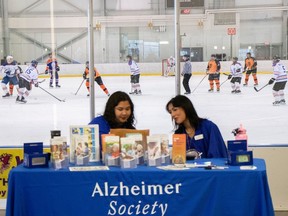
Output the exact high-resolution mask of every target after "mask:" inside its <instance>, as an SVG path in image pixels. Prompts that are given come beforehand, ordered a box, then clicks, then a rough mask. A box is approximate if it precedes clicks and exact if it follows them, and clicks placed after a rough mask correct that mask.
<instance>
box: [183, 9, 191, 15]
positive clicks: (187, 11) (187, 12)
mask: <svg viewBox="0 0 288 216" xmlns="http://www.w3.org/2000/svg"><path fill="white" fill-rule="evenodd" d="M181 14H190V9H182V10H181Z"/></svg>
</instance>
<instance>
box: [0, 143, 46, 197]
mask: <svg viewBox="0 0 288 216" xmlns="http://www.w3.org/2000/svg"><path fill="white" fill-rule="evenodd" d="M44 151H45V152H47V151H49V149H48V148H44ZM21 163H23V148H22V147H19V146H18V147H1V148H0V199H6V198H7V189H8V175H9V172H10V170H11V169H13V168H14V167H16V166H18V165H19V164H21Z"/></svg>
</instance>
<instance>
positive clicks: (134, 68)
mask: <svg viewBox="0 0 288 216" xmlns="http://www.w3.org/2000/svg"><path fill="white" fill-rule="evenodd" d="M126 58H127V60H128V65H129V67H130V72H131V76H130V83H131V92H130V93H129V94H136V95H141V94H142V92H141V87H140V83H139V79H140V69H139V67H138V65H137V64H136V62H135V61H134V60H133V59H132V56H131V55H127V57H126Z"/></svg>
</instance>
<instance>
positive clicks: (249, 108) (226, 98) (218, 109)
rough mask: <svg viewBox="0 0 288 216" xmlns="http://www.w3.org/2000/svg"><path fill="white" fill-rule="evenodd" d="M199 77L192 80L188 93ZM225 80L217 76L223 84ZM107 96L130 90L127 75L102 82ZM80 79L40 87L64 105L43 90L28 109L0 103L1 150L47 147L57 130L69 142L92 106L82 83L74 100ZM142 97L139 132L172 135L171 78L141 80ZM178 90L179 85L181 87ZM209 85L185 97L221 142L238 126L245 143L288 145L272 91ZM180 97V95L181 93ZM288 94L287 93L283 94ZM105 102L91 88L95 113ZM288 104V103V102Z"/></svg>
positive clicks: (138, 99) (262, 78)
mask: <svg viewBox="0 0 288 216" xmlns="http://www.w3.org/2000/svg"><path fill="white" fill-rule="evenodd" d="M202 78H203V76H201V75H198V76H193V77H192V78H191V81H190V86H191V89H192V90H193V89H194V88H195V86H196V85H197V84H198V83H199V81H200V80H201V79H202ZM226 78H227V77H226V76H224V75H221V80H220V81H221V83H222V82H223V81H225V79H226ZM270 78H271V75H258V79H259V87H258V88H260V87H261V86H263V85H265V84H266V83H267V82H268V80H269V79H270ZM102 79H103V81H104V83H105V85H106V87H107V88H108V89H109V91H110V92H111V93H112V92H115V91H117V90H122V91H125V92H127V93H128V92H129V91H130V83H129V81H130V78H129V77H128V76H123V77H121V76H117V77H106V76H103V77H102ZM81 82H82V78H80V77H79V78H60V84H61V86H62V87H61V88H60V89H56V88H54V89H50V88H48V85H49V80H48V79H46V81H45V82H44V83H42V84H41V87H43V88H45V89H46V90H47V91H49V92H51V93H52V94H54V95H55V96H56V97H58V98H59V99H66V102H59V101H57V100H56V99H55V98H53V97H52V96H50V95H49V94H47V93H46V92H44V91H43V90H41V89H39V88H35V87H33V90H32V92H31V95H30V96H29V97H28V98H27V100H28V102H27V104H17V103H15V99H16V94H15V90H14V96H12V97H10V98H8V99H3V98H2V97H1V98H0V121H1V124H0V146H19V145H22V144H23V143H24V142H36V141H41V142H44V145H48V144H49V139H50V130H54V129H59V130H61V132H62V136H67V137H68V140H69V126H70V125H83V124H87V123H88V122H89V121H90V104H89V97H87V96H86V95H87V90H86V87H85V84H83V86H82V88H81V89H80V91H79V92H78V94H77V95H75V92H76V91H77V89H78V87H79V85H80V83H81ZM140 84H141V88H142V92H143V95H142V96H131V97H132V100H133V102H134V104H135V116H136V119H137V125H136V127H137V128H138V129H150V133H151V134H156V133H157V134H158V133H165V134H169V135H170V136H171V134H172V130H173V125H172V123H171V118H170V115H169V114H168V113H167V112H166V110H165V106H166V103H167V102H168V100H170V99H171V97H173V96H174V95H175V77H167V78H165V77H160V76H142V77H141V78H140ZM181 88H182V84H181ZM208 88H209V84H208V81H207V79H205V80H204V81H203V82H202V83H201V85H200V86H199V87H198V88H197V90H196V91H195V92H194V93H193V94H192V95H190V96H189V98H190V99H191V100H192V102H193V103H194V105H195V107H196V110H197V112H198V114H199V116H201V117H205V118H209V119H210V120H212V121H213V122H215V123H216V124H217V125H218V126H219V128H220V130H221V133H222V135H223V138H224V140H230V139H233V138H234V136H233V135H232V133H231V131H232V130H233V129H234V128H236V127H238V126H239V125H240V123H242V124H243V126H244V127H245V128H246V129H247V134H248V143H249V144H288V137H287V131H288V121H287V120H288V112H287V111H288V105H286V106H277V107H275V106H272V102H273V100H274V99H273V96H272V86H267V87H266V88H264V89H263V90H261V91H260V92H256V91H255V90H254V89H253V84H252V77H251V78H250V80H249V86H248V87H245V88H244V87H241V90H242V94H240V95H234V94H231V93H230V92H231V86H230V83H229V82H228V81H227V82H226V83H224V84H223V85H222V87H221V92H220V93H216V92H215V93H208V92H207V90H208ZM181 92H184V89H183V88H182V90H181ZM285 94H286V95H287V88H286V90H285ZM107 99H108V97H107V96H106V95H105V94H104V92H103V91H102V90H101V89H100V88H99V86H98V85H97V84H96V85H95V103H96V111H95V113H96V114H97V113H102V112H103V109H104V106H105V103H106V101H107ZM286 99H288V97H287V98H286ZM287 101H288V100H287Z"/></svg>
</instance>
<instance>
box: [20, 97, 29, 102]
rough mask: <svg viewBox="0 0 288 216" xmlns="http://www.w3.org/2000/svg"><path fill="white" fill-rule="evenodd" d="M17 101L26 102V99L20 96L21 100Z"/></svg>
mask: <svg viewBox="0 0 288 216" xmlns="http://www.w3.org/2000/svg"><path fill="white" fill-rule="evenodd" d="M19 102H21V103H27V100H25V98H24V97H22V98H21V100H20V101H19Z"/></svg>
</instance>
